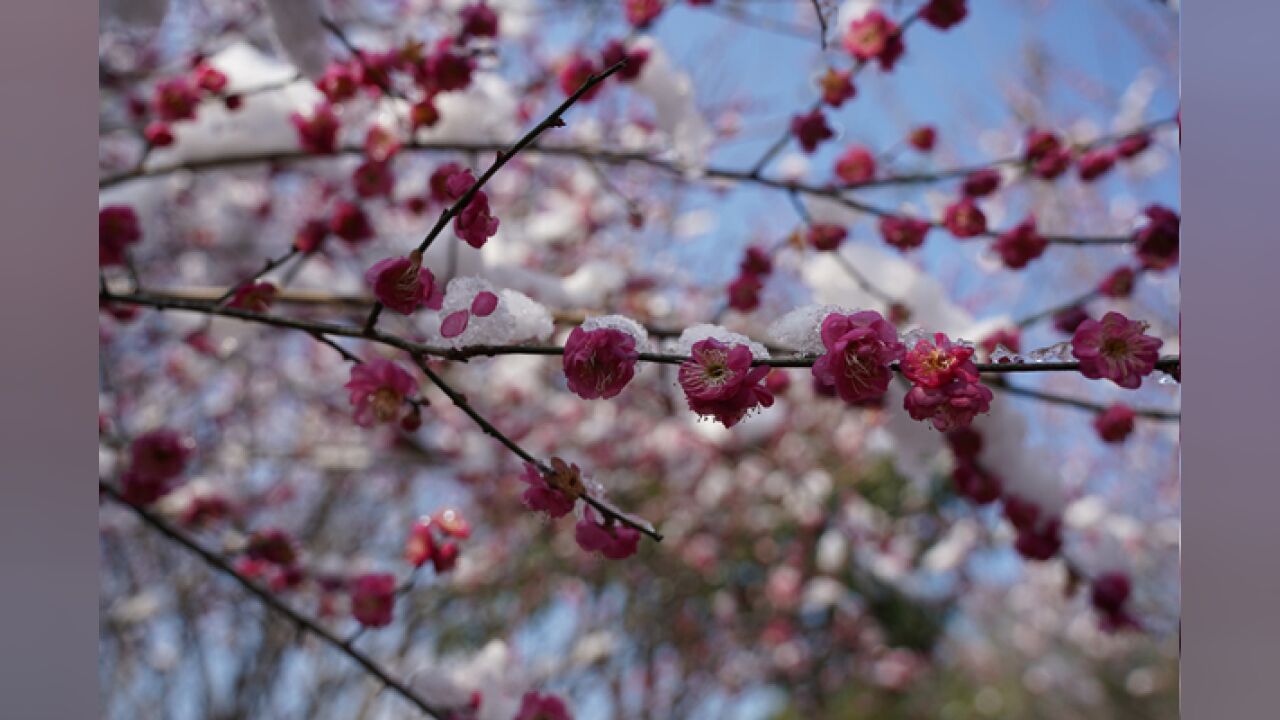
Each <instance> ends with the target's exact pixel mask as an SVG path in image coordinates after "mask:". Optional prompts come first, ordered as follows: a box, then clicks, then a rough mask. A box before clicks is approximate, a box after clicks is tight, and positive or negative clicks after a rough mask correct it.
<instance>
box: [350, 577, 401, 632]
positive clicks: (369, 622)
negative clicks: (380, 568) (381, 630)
mask: <svg viewBox="0 0 1280 720" xmlns="http://www.w3.org/2000/svg"><path fill="white" fill-rule="evenodd" d="M395 603H396V577H395V576H394V575H392V574H391V573H365V574H364V575H361V576H359V577H357V578H356V579H355V580H354V581H352V583H351V615H352V617H354V618H355V619H356V620H358V621H359V622H360V624H361V625H364V626H365V627H384V626H386V625H390V624H391V617H392V614H393V611H394V610H395Z"/></svg>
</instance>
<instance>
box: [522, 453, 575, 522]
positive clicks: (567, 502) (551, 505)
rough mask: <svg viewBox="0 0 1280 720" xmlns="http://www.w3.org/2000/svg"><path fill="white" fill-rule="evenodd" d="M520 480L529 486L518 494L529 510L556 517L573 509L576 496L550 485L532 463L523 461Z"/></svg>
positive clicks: (562, 515)
mask: <svg viewBox="0 0 1280 720" xmlns="http://www.w3.org/2000/svg"><path fill="white" fill-rule="evenodd" d="M520 481H521V482H523V483H524V484H526V485H528V486H529V487H528V488H526V489H525V491H524V494H523V495H521V496H520V500H521V502H523V503H524V506H525V507H527V508H529V509H530V510H534V511H537V512H544V513H546V514H547V516H548V517H552V518H558V517H564V516H565V515H568V514H569V512H570V511H571V510H573V506H574V503H576V502H577V498H574V497H571V496H570V495H569V494H567V493H565V492H563V491H561V490H558V489H556V488H555V487H552V486H551V484H550V483H549V482H548V481H547V478H546V476H544V475H543V474H542V472H541V471H539V470H538V468H536V467H534V466H533V464H532V463H525V465H524V474H523V475H521V476H520Z"/></svg>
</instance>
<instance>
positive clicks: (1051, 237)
mask: <svg viewBox="0 0 1280 720" xmlns="http://www.w3.org/2000/svg"><path fill="white" fill-rule="evenodd" d="M504 147H505V146H503V145H499V144H495V143H429V142H412V143H406V144H405V145H404V146H403V147H402V148H401V151H402V152H414V151H418V152H499V153H500V152H502V151H503V149H504ZM521 151H522V152H527V153H533V154H541V155H548V156H559V157H572V158H577V159H582V160H586V159H590V160H594V161H596V162H601V163H606V164H610V165H622V164H627V163H638V164H642V165H647V166H649V167H652V168H655V169H657V170H661V171H663V172H665V173H667V174H670V175H674V176H676V177H679V178H681V179H687V178H688V168H685V167H682V166H680V165H678V164H676V163H672V162H667V161H664V160H659V159H657V158H654V157H651V156H649V155H647V154H644V153H634V152H619V151H612V150H605V149H600V148H593V147H579V146H566V145H560V146H557V145H542V146H530V147H526V148H522V149H521ZM335 152H336V154H340V155H354V154H360V153H363V152H364V150H363V149H362V148H360V147H356V146H344V147H340V148H338V149H337V150H336V151H335ZM332 157H333V156H332V155H324V156H321V155H314V154H311V153H307V152H305V151H302V150H283V151H276V152H266V153H246V154H243V155H228V156H223V157H219V158H209V159H206V160H196V161H191V162H186V163H182V164H178V165H172V166H167V167H163V168H155V169H152V170H149V171H147V172H145V173H142V172H133V171H129V172H124V173H120V174H117V175H110V176H107V177H104V178H102V179H100V180H99V181H98V189H99V190H102V189H105V188H108V187H113V186H115V185H118V184H120V183H123V182H127V181H129V180H134V179H141V178H152V177H160V176H162V175H166V174H169V173H174V172H182V171H192V172H195V171H203V170H217V169H224V168H232V167H240V166H243V165H251V164H260V163H280V162H288V161H306V160H325V159H332ZM946 172H949V171H942V173H938V174H937V175H938V177H942V176H943V174H944V173H946ZM702 177H703V178H704V179H706V180H727V181H731V182H740V183H746V184H753V185H759V186H761V187H765V188H771V189H774V190H782V191H786V192H792V191H794V192H798V193H801V194H803V195H807V196H810V197H819V198H825V199H827V200H830V201H832V202H835V203H838V204H840V205H843V206H844V207H847V208H849V209H850V210H856V211H858V212H862V213H866V214H868V215H874V216H877V217H889V216H894V217H901V216H902V215H901V213H897V212H893V211H890V210H885V209H883V208H879V207H876V206H874V205H870V204H868V203H866V202H862V201H860V200H857V199H854V198H851V197H847V196H845V195H844V194H843V191H842V190H841V189H840V188H838V187H834V186H822V185H814V184H809V183H803V182H797V181H792V180H782V179H777V178H768V177H764V176H761V175H759V174H753V173H752V171H748V170H734V169H730V168H722V167H714V166H712V167H708V168H706V169H705V171H704V172H703V173H702ZM919 177H921V176H902V178H903V179H904V181H915V180H916V179H917V178H919ZM895 180H896V178H882V179H881V180H880V181H877V182H878V184H880V185H890V184H893V183H894V181H895ZM921 219H922V220H923V218H921ZM926 222H928V223H929V226H930V227H932V228H941V227H943V224H942V222H940V221H937V220H926ZM1002 232H1004V231H1003V230H988V231H987V232H985V233H982V234H981V235H980V237H996V236H998V235H999V234H1001V233H1002ZM1043 237H1044V238H1045V239H1046V240H1048V241H1049V242H1051V243H1055V244H1061V245H1082V246H1083V245H1125V244H1128V243H1130V242H1132V238H1130V237H1129V236H1127V235H1123V236H1121V235H1112V236H1106V235H1104V236H1084V235H1055V234H1047V235H1043Z"/></svg>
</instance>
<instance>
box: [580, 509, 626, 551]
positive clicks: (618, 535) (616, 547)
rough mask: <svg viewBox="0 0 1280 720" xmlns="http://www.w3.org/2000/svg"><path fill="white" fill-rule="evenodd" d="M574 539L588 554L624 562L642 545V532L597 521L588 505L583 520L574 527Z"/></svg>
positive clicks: (611, 522) (610, 521)
mask: <svg viewBox="0 0 1280 720" xmlns="http://www.w3.org/2000/svg"><path fill="white" fill-rule="evenodd" d="M573 536H574V539H575V540H577V541H578V547H580V548H582V549H583V550H585V551H587V552H599V553H600V554H601V555H604V556H605V557H607V558H609V559H611V560H622V559H624V558H628V557H631V556H632V555H635V554H636V549H637V547H638V545H639V544H640V531H639V530H636V529H634V528H631V527H627V526H626V525H621V524H618V523H615V522H613V521H612V520H606V521H604V522H603V523H602V522H600V521H599V520H597V519H596V512H595V510H593V509H592V508H591V506H590V505H587V506H585V507H584V508H583V512H582V519H581V520H579V521H578V524H577V525H576V526H575V527H574V531H573Z"/></svg>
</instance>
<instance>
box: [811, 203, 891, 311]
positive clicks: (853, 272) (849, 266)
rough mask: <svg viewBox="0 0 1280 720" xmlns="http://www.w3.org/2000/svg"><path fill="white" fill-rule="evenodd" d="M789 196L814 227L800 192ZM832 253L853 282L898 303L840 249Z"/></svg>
mask: <svg viewBox="0 0 1280 720" xmlns="http://www.w3.org/2000/svg"><path fill="white" fill-rule="evenodd" d="M787 196H788V197H789V198H791V206H792V207H793V208H795V211H796V215H799V216H800V221H801V222H803V223H804V224H805V226H806V227H809V228H812V227H813V218H812V217H811V216H810V215H809V209H808V208H806V207H805V206H804V202H803V201H801V200H800V197H799V195H798V193H795V192H790V193H787ZM831 255H832V256H833V257H834V258H835V260H836V263H837V264H838V265H840V267H841V268H843V269H844V271H845V272H846V273H847V274H848V275H849V277H851V278H853V282H854V283H856V284H857V285H858V287H860V288H862V291H863V292H865V293H867V294H868V295H870V296H871V297H873V298H875V299H877V300H879V301H881V302H883V303H885V304H886V305H893V304H895V303H898V300H896V299H894V298H893V296H891V295H889V293H887V292H885V291H883V290H881V289H880V288H878V287H876V286H875V284H874V283H872V282H871V281H870V280H869V279H867V276H865V275H863V274H862V272H861V271H860V270H858V268H857V267H855V266H854V264H853V263H852V262H850V261H849V259H848V258H846V257H845V256H844V255H841V254H840V253H839V252H838V251H836V252H832V253H831Z"/></svg>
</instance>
